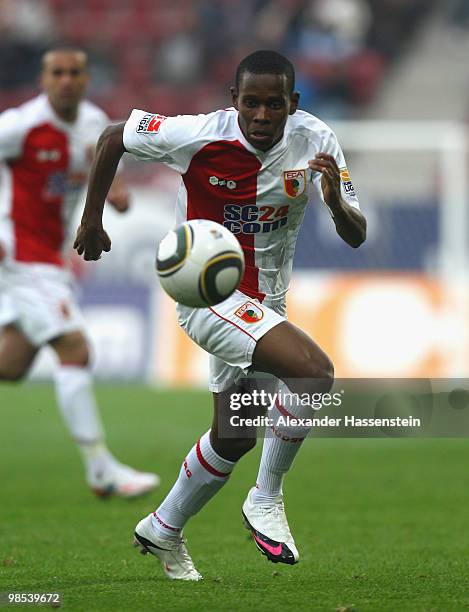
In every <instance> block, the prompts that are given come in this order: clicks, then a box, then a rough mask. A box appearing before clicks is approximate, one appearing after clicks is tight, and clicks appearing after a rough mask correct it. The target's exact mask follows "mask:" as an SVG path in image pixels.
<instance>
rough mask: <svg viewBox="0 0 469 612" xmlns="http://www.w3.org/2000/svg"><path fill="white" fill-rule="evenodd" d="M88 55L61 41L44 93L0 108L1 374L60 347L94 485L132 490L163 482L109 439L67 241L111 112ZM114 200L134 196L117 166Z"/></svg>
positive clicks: (70, 406) (70, 416)
mask: <svg viewBox="0 0 469 612" xmlns="http://www.w3.org/2000/svg"><path fill="white" fill-rule="evenodd" d="M87 82H88V70H87V57H86V54H85V53H84V52H83V51H81V50H78V49H72V48H57V49H54V50H51V51H49V52H48V53H46V54H45V55H44V57H43V61H42V71H41V75H40V84H41V88H42V90H43V93H42V94H41V95H39V96H37V97H36V98H34V99H32V100H30V101H28V102H26V103H25V104H23V105H21V106H19V107H18V108H11V109H9V110H6V111H5V112H3V113H2V114H1V115H0V380H6V381H16V380H20V379H21V378H22V377H23V376H24V375H25V374H26V373H27V372H28V370H29V368H30V366H31V364H32V363H33V361H34V359H35V357H36V355H37V353H38V351H39V349H40V348H41V347H42V346H45V345H47V344H48V345H49V346H51V347H52V349H53V350H54V351H55V353H56V355H57V358H58V365H57V368H56V371H55V389H56V394H57V401H58V404H59V407H60V409H61V412H62V414H63V417H64V420H65V424H66V426H67V428H68V430H69V432H70V434H71V436H72V438H73V439H74V440H75V442H76V443H77V445H78V447H79V449H80V451H81V455H82V458H83V462H84V466H85V470H86V479H87V482H88V484H89V486H90V487H91V488H92V490H93V491H94V492H95V493H96V494H97V495H102V496H104V495H109V494H116V495H121V496H125V497H131V496H135V495H140V494H143V493H146V492H147V491H149V490H151V489H153V488H154V487H155V486H157V485H158V482H159V478H158V477H157V476H156V475H155V474H147V473H142V472H138V471H136V470H134V469H132V468H130V467H128V466H126V465H123V464H121V463H119V461H117V459H116V458H115V457H114V456H113V455H112V454H111V453H110V451H109V450H108V448H107V447H106V444H105V442H104V432H103V429H102V426H101V423H100V419H99V415H98V412H97V408H96V405H95V399H94V395H93V389H92V381H91V374H90V370H89V367H88V361H89V349H88V343H87V340H86V336H85V332H84V322H83V320H82V317H81V314H80V311H79V308H78V306H77V303H76V301H75V299H74V296H73V292H72V287H71V277H70V275H69V272H68V271H67V269H66V267H65V263H64V258H63V253H62V249H63V246H64V242H65V236H66V226H67V224H68V221H69V219H70V215H71V214H72V212H73V209H74V207H75V205H76V204H77V202H78V199H79V196H80V193H81V189H82V188H83V185H84V184H85V182H86V180H87V176H88V171H89V167H90V163H91V161H92V159H93V156H94V150H95V147H96V141H97V139H98V136H99V134H100V133H101V131H102V130H103V129H104V127H105V126H106V125H107V124H108V123H109V120H108V118H107V117H106V115H105V114H104V112H103V111H101V110H100V109H99V108H98V107H96V106H95V105H94V104H91V103H90V102H88V101H86V100H82V98H83V94H84V91H85V88H86V85H87ZM108 201H109V202H110V203H111V204H112V205H113V206H114V208H115V209H116V210H118V211H120V212H124V211H125V210H127V208H128V205H129V198H128V192H127V189H126V187H125V184H124V183H123V181H122V179H121V177H120V175H118V176H117V177H116V180H115V181H114V183H113V185H112V187H111V189H110V191H109V196H108Z"/></svg>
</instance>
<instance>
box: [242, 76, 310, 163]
mask: <svg viewBox="0 0 469 612" xmlns="http://www.w3.org/2000/svg"><path fill="white" fill-rule="evenodd" d="M231 94H232V96H233V105H234V107H235V108H236V109H237V110H238V111H239V125H240V127H241V130H242V132H243V134H244V136H245V138H246V140H247V141H248V142H249V144H251V145H252V146H253V147H255V148H256V149H260V150H261V151H268V150H269V149H270V148H271V147H273V146H274V145H275V144H276V143H277V142H278V141H279V140H280V139H281V138H282V136H283V131H284V129H285V123H286V122H287V118H288V115H293V113H294V112H295V111H296V109H297V107H298V99H299V94H298V93H296V92H295V93H292V94H291V93H290V92H289V87H288V81H287V77H286V75H284V74H251V73H250V72H244V73H243V74H242V76H241V81H240V83H239V89H236V88H235V87H232V88H231Z"/></svg>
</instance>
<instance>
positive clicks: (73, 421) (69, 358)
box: [49, 331, 159, 497]
mask: <svg viewBox="0 0 469 612" xmlns="http://www.w3.org/2000/svg"><path fill="white" fill-rule="evenodd" d="M49 344H50V346H51V347H52V348H53V349H54V351H55V353H56V354H57V357H58V361H59V364H58V367H57V369H56V371H55V374H54V382H55V390H56V396H57V402H58V405H59V408H60V411H61V413H62V415H63V418H64V421H65V424H66V426H67V428H68V430H69V432H70V435H71V437H72V438H73V440H74V441H75V442H76V444H77V445H78V448H79V449H80V452H81V455H82V458H83V462H84V465H85V469H86V473H87V480H88V483H89V485H90V486H91V488H92V489H93V490H94V492H95V493H96V494H97V495H109V494H112V493H116V494H118V495H121V496H125V497H132V496H135V495H140V494H143V493H146V492H147V491H149V490H151V489H153V488H154V487H155V486H157V484H158V483H159V479H158V477H157V476H156V475H154V474H146V473H141V472H137V471H135V470H133V469H131V468H129V467H127V466H125V465H122V464H121V463H119V462H118V461H117V460H116V459H115V458H114V456H113V455H112V454H111V453H110V451H109V450H108V448H107V446H106V444H105V441H104V431H103V427H102V424H101V419H100V416H99V413H98V409H97V406H96V400H95V396H94V391H93V383H92V376H91V372H90V370H89V367H88V362H89V349H88V343H87V341H86V338H85V336H84V335H83V333H82V332H81V331H70V332H67V333H64V334H62V335H60V336H58V337H56V338H53V339H52V340H50V341H49Z"/></svg>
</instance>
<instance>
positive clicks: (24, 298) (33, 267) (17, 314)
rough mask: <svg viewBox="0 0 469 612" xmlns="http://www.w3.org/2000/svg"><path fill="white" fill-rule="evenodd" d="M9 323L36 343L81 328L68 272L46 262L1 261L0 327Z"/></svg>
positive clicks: (81, 318)
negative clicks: (2, 262)
mask: <svg viewBox="0 0 469 612" xmlns="http://www.w3.org/2000/svg"><path fill="white" fill-rule="evenodd" d="M11 323H14V324H15V325H16V326H17V327H18V328H19V329H20V330H21V331H22V332H23V333H24V335H25V336H26V337H27V338H28V340H29V341H30V342H31V344H33V345H34V346H38V347H39V346H41V345H43V344H46V343H47V342H49V341H50V340H52V339H53V338H57V337H59V336H62V335H64V334H67V333H70V332H73V331H77V330H81V329H83V328H84V321H83V317H82V314H81V312H80V309H79V307H78V305H77V303H76V301H75V298H74V295H73V288H72V280H71V277H70V274H69V272H68V271H67V270H64V269H62V268H59V267H57V266H53V265H47V264H23V263H17V262H15V263H8V264H2V265H0V327H2V326H4V325H8V324H11Z"/></svg>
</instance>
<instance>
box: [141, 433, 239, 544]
mask: <svg viewBox="0 0 469 612" xmlns="http://www.w3.org/2000/svg"><path fill="white" fill-rule="evenodd" d="M235 465H236V463H235V462H233V461H228V460H227V459H223V458H222V457H220V456H219V455H217V453H216V452H215V451H214V450H213V448H212V445H211V444H210V430H209V431H207V432H206V433H205V434H204V435H203V436H202V437H201V438H200V440H199V441H198V442H197V444H196V445H195V446H193V447H192V449H191V450H190V452H189V454H188V455H187V457H186V458H185V459H184V462H183V464H182V467H181V470H180V472H179V477H178V479H177V481H176V483H175V484H174V486H173V488H172V489H171V491H170V492H169V493H168V495H167V496H166V498H165V500H164V501H163V503H162V504H161V505H160V507H159V508H157V510H156V511H155V512H154V514H153V519H152V525H153V527H154V529H155V530H156V531H157V532H158V535H159V536H160V537H161V538H165V539H174V538H178V537H179V534H180V532H181V530H182V528H183V527H184V525H185V524H186V522H187V521H188V520H189V518H190V517H191V516H193V515H194V514H197V512H198V511H199V510H200V509H201V508H202V507H203V506H204V505H205V504H206V503H207V502H208V501H209V500H210V499H211V498H212V497H213V496H214V495H215V493H217V492H218V491H219V490H220V489H221V488H222V486H223V485H224V484H225V483H226V482H227V480H228V478H229V476H230V474H231V472H232V470H233V468H234V466H235Z"/></svg>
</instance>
